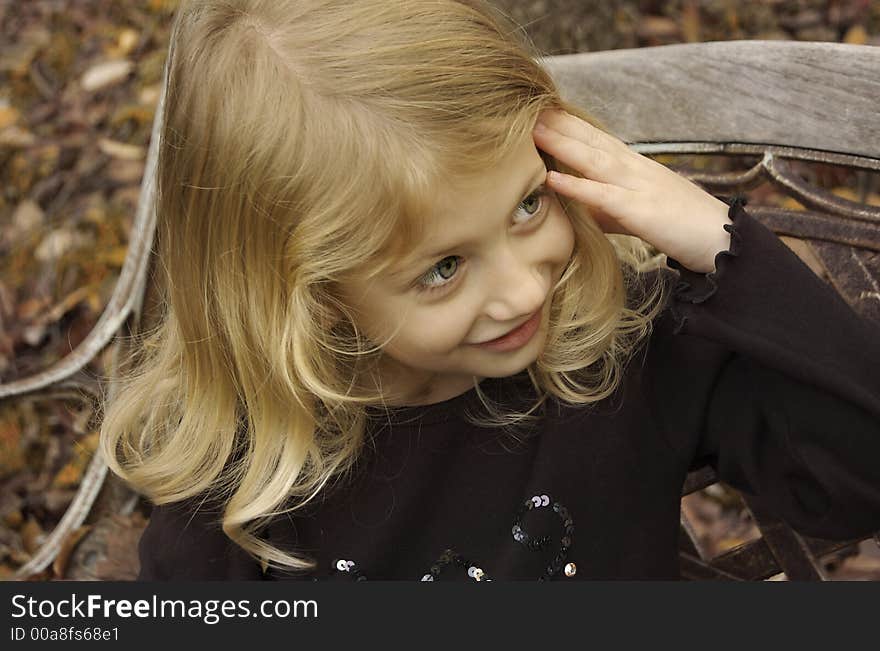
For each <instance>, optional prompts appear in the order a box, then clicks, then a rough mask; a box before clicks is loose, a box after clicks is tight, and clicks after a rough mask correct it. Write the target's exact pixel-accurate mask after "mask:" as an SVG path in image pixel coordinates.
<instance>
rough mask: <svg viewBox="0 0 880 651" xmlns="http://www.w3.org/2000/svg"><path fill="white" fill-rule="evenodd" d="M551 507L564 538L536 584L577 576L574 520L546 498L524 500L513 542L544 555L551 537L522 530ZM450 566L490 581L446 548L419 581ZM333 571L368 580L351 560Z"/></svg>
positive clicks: (479, 567) (478, 567)
mask: <svg viewBox="0 0 880 651" xmlns="http://www.w3.org/2000/svg"><path fill="white" fill-rule="evenodd" d="M548 506H550V507H551V508H552V510H553V512H554V513H556V514H557V515H558V516H559V518H560V520H562V527H563V534H564V535H563V536H562V537H561V538H560V540H559V549H558V551H557V552H556V555H555V556H554V557H553V559H552V560H551V561H550V563H549V564H548V565H547V567H546V568H544V572H543V573H542V574H541V576H539V577H538V581H546V580H548V579H550V578H551V577H553V576H555V575H556V574H557V573H558V572H559V570H560V569H562V570H563V574H564V575H565V576H566V577H572V576H574V575H575V573H576V572H577V566H576V565H575V564H574V563H572V562H568V563H566V558H567V557H568V550H569V548H570V547H571V545H572V542H573V541H574V519H573V518H572V517H571V514H570V513H569V512H568V509H567V508H565V506H564V505H562V504H561V503H559V502H554V501H553V500H552V499H551V498H550V496H549V495H547V494H541V495H533V496H532V497H530V498H528V499H527V500H525V501H524V502H523V503H522V504H521V505H520V508H519V510H518V511H517V513H516V517H515V520H514V523H513V527H512V529H511V534H512V535H513V539H514V540H515V541H516V542H517V543H519V544H520V545H522V546H523V547H525V548H526V549H528V550H529V551H537V552H540V551H544V550H546V549H547V547H548V545H549V544H550V542H551V538H550V536H546V535H545V536H540V537H534V536H530V535H529V533H528V531H527V530H526V529H525V528H524V526H523V517H524V516H526V515H527V514H528V513H529V512H530V511H532V510H534V509H541V508H546V507H548ZM449 566H453V567H457V568H459V570H460V571H466V572H467V575H468V576H469V577H470V578H471V579H473V580H474V581H491V580H492V578H491V577H490V576H489V575H488V573H487V572H486V571H485V570H484V569H483V567H482V564H480V563H478V562H475V561H471V560H470V559H467V558H465V557H464V556H462V555H461V554H459V553H458V552H456V551H455V550H454V549H451V548H448V549H445V550H444V551H443V553H442V554H441V555H440V557H439V558H438V559H437V560H436V561H435V562H434V563H433V564H432V565H431V567H430V569H429V571H428V572H427V573H425V574H424V575H423V576H422V579H421V580H422V581H435V580H437V579H438V578H439V577H440V575H441V574H442V573H443V571H444V570H445V569H446V568H448V567H449ZM331 567H332V569H333V570H334V571H335V572H337V573H342V572H345V573H347V574H348V575H349V576H351V577H352V579H353V580H357V581H366V580H367V577H366V576H365V575H364V574H363V573H362V572H361V571H360V568H359V567H358V565H357V563H356V562H355V561H353V560H350V559H342V558H337V559H333V561H332V563H331Z"/></svg>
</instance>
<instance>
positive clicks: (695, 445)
mask: <svg viewBox="0 0 880 651" xmlns="http://www.w3.org/2000/svg"><path fill="white" fill-rule="evenodd" d="M728 204H729V205H730V210H729V217H730V219H731V221H732V223H731V224H726V225H725V226H724V229H725V230H727V231H728V232H729V233H730V234H731V243H730V247H729V249H728V250H727V251H722V252H720V253H718V255H717V256H716V258H715V267H716V268H715V271H713V272H710V273H707V274H701V273H697V272H693V271H691V270H689V269H686V268H684V267H682V266H681V264H680V263H679V262H678V261H677V260H675V259H672V258H667V265H668V266H669V267H670V268H672V269H677V270H678V271H679V274H680V276H679V280H678V282H677V284H676V285H675V287H674V289H673V292H672V294H671V297H670V299H669V302H668V304H667V305H668V308H669V309H667V310H664V312H663V313H662V314H661V317H658V322H657V324H656V326H655V328H656V329H655V333H656V334H657V337H656V339H657V345H656V346H655V345H654V343H653V340H654V337H652V344H651V347H650V348H651V350H650V352H649V355H651V360H650V363H649V364H648V365H647V368H648V369H649V375H650V387H651V389H650V391H649V400H650V401H651V402H652V407H651V408H652V412H653V413H654V414H655V416H656V418H657V420H658V421H659V426H660V427H661V429H662V430H664V432H665V433H666V436H667V438H668V439H669V441H670V443H671V445H672V447H673V449H674V450H675V451H676V452H677V453H678V454H679V455H680V458H683V459H686V460H688V462H689V463H690V464H691V467H693V466H695V465H697V463H704V462H709V463H710V464H711V465H712V466H713V467H714V468H715V470H716V472H717V474H718V476H719V478H720V479H721V480H722V481H724V482H725V483H728V484H729V485H731V486H733V487H735V488H737V489H739V490H740V491H743V492H745V493H749V494H752V495H760V496H761V497H762V498H763V499H764V500H765V501H766V502H767V504H768V505H769V506H770V508H771V509H773V510H774V512H775V514H776V515H778V516H779V517H780V518H782V519H783V520H785V521H786V522H788V524H789V525H790V526H792V528H794V529H795V530H796V531H799V532H801V533H803V534H806V535H809V536H814V537H817V538H825V539H829V540H845V539H852V538H860V537H864V536H867V535H870V534H871V533H872V532H875V531H878V530H880V325H878V324H877V323H875V322H873V321H871V320H869V319H867V318H865V317H862V316H860V315H859V314H858V313H856V312H855V311H854V310H853V309H852V308H851V307H850V306H849V305H848V304H847V303H846V302H845V301H844V300H843V299H842V298H841V297H840V296H839V295H838V294H837V292H836V291H834V289H833V288H832V287H830V286H829V285H828V284H826V283H825V282H824V281H823V280H822V279H821V278H819V277H818V276H816V274H814V273H813V271H812V270H811V269H810V268H809V267H807V265H806V264H804V263H803V262H802V261H801V260H800V258H798V257H797V255H795V254H794V253H793V252H792V251H791V250H790V249H789V248H788V247H787V246H786V245H785V244H784V243H783V242H781V241H780V240H779V238H778V237H777V236H776V235H775V234H774V233H773V232H772V231H770V230H769V229H768V228H766V227H765V226H764V225H763V224H761V223H760V222H758V221H757V220H755V219H754V218H753V217H752V216H751V215H749V214H748V212H746V210H745V208H744V206H745V204H746V200H745V199H744V198H743V197H741V196H737V197H735V198H733V200H730V201H728Z"/></svg>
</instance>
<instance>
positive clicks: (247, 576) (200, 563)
mask: <svg viewBox="0 0 880 651" xmlns="http://www.w3.org/2000/svg"><path fill="white" fill-rule="evenodd" d="M138 556H139V558H140V564H141V567H140V572H139V574H138V577H137V581H208V580H216V581H260V580H264V579H265V578H266V577H265V576H264V574H263V571H262V568H261V566H260V563H259V561H257V560H256V559H254V558H253V557H251V556H250V555H249V554H248V553H247V552H246V551H244V549H242V548H241V547H239V546H238V545H236V544H235V543H234V542H232V540H230V539H229V538H228V537H227V536H226V534H224V533H223V529H222V528H221V526H220V517H219V512H218V511H217V510H212V509H210V508H208V507H207V505H206V504H204V503H203V500H202V499H196V498H192V499H190V500H184V501H181V502H174V503H171V504H163V505H161V506H154V507H153V511H152V514H151V515H150V521H149V523H148V524H147V527H146V528H145V529H144V532H143V534H142V535H141V539H140V542H139V543H138Z"/></svg>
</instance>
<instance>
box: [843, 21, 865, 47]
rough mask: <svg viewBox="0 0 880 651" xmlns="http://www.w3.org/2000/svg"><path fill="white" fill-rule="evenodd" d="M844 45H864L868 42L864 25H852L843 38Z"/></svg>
mask: <svg viewBox="0 0 880 651" xmlns="http://www.w3.org/2000/svg"><path fill="white" fill-rule="evenodd" d="M843 42H844V43H850V44H852V45H864V44H865V43H867V42H868V32H867V30H866V29H865V26H864V25H853V26H852V27H850V28H849V29H848V30H846V34H844V36H843Z"/></svg>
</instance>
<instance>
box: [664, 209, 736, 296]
mask: <svg viewBox="0 0 880 651" xmlns="http://www.w3.org/2000/svg"><path fill="white" fill-rule="evenodd" d="M747 201H748V200H747V199H746V197H745V196H743V195H741V194H738V195H736V196H735V197H733V198H731V199H725V200H724V202H725V203H726V204H727V205H728V206H730V208H729V209H728V211H727V216H728V218H729V219H730V220H731V222H732V223H730V224H724V230H725V231H727V232H728V233H730V247H729V248H728V249H727V250H726V251H719V252H718V254H717V255H716V256H715V271H710V272H708V273H699V272H696V271H691V270H690V269H688V268H687V267H684V266H682V264H681V263H680V262H679V261H678V260H676V259H675V258H670V257H668V256H667V258H666V265H667V266H668V267H670V268H671V269H675V270H677V271H678V272H679V281H678V283H677V284H676V286H675V289H674V297H675V299H676V300H679V301H684V302H686V303H702V302H703V301H705V300H706V299H708V298H709V297H710V296H712V295H713V294H714V293H715V292H716V291H717V290H718V279H719V278H722V277H723V276H724V273H725V270H726V269H727V265H728V264H729V263H730V261H731V259H732V258H735V257H737V256H738V255H739V252H740V247H741V246H742V236H741V235H740V233H739V232H738V231H737V227H738V222H739V219H740V218H741V217H742V214H743V206H745V205H746V203H747Z"/></svg>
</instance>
